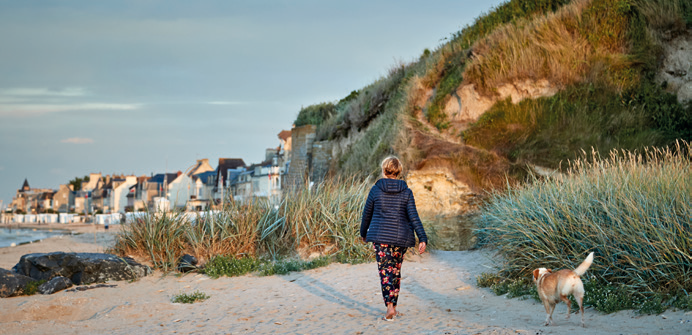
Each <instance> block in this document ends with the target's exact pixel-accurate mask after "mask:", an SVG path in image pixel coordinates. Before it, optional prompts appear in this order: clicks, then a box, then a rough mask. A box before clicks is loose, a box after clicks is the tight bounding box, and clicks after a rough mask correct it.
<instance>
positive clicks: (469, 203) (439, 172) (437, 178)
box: [406, 168, 480, 250]
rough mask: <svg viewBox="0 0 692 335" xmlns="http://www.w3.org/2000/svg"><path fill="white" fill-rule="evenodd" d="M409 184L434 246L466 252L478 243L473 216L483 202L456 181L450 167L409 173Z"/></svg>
mask: <svg viewBox="0 0 692 335" xmlns="http://www.w3.org/2000/svg"><path fill="white" fill-rule="evenodd" d="M406 181H407V183H408V185H409V188H411V191H413V196H414V198H415V199H416V207H417V208H418V213H419V215H420V216H421V219H422V220H423V221H424V222H425V223H427V224H428V227H430V228H431V231H429V232H428V234H429V235H431V236H432V237H433V238H434V241H432V243H434V247H435V248H436V249H440V250H467V249H469V248H472V247H473V245H474V244H475V240H474V237H473V229H474V224H473V221H472V217H473V216H474V215H476V214H477V212H478V206H479V204H480V199H479V197H478V195H477V194H476V193H475V192H473V190H472V189H471V188H470V187H469V186H468V185H466V184H464V183H463V182H461V181H459V180H457V179H456V178H454V174H453V173H452V171H450V170H449V169H447V168H424V169H421V170H416V171H410V172H409V173H408V175H407V177H406Z"/></svg>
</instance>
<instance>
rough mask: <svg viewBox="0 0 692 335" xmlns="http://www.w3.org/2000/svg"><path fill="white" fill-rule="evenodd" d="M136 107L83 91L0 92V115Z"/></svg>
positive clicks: (10, 89)
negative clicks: (100, 98)
mask: <svg viewBox="0 0 692 335" xmlns="http://www.w3.org/2000/svg"><path fill="white" fill-rule="evenodd" d="M94 100H96V101H94ZM140 107H141V104H136V103H135V104H133V103H112V102H103V101H98V100H97V99H95V98H94V97H93V95H92V94H91V93H90V92H89V91H88V90H87V89H85V88H83V87H64V88H58V89H53V88H41V87H38V88H35V87H34V88H32V87H15V88H6V89H0V115H12V116H33V115H36V114H45V113H56V112H67V111H83V110H87V111H88V110H94V111H95V110H134V109H139V108H140Z"/></svg>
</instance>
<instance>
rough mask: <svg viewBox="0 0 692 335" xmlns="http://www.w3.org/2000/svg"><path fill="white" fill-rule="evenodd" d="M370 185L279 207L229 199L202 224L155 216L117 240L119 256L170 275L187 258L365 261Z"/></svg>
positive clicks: (305, 192)
mask: <svg viewBox="0 0 692 335" xmlns="http://www.w3.org/2000/svg"><path fill="white" fill-rule="evenodd" d="M369 186H370V182H369V181H368V180H364V181H360V180H357V179H335V180H329V181H326V182H324V183H322V184H319V185H317V186H315V187H312V188H308V187H304V188H300V189H298V190H295V191H292V192H288V193H287V194H286V195H285V196H284V198H283V200H282V201H281V202H280V203H279V204H273V203H271V202H269V201H267V200H266V199H253V200H252V201H248V202H244V203H241V202H236V201H232V200H231V199H228V200H229V201H227V202H226V205H225V206H224V208H223V209H222V210H220V211H215V212H207V213H206V215H203V216H198V217H191V216H190V215H189V214H188V213H181V212H172V213H167V214H165V215H164V214H161V213H150V214H148V215H145V216H144V217H142V218H141V219H139V220H136V221H134V222H131V223H128V224H126V225H125V226H124V227H123V229H122V230H121V231H120V232H118V234H117V235H116V243H115V246H114V247H113V250H112V251H113V252H115V253H117V254H121V255H131V256H135V257H138V258H140V259H144V260H146V261H148V262H150V263H152V264H153V265H154V266H155V267H157V268H160V269H162V270H164V271H170V270H172V269H174V267H175V266H176V262H177V261H178V259H179V258H180V257H181V256H182V255H183V254H185V253H189V254H192V255H194V256H196V257H197V258H199V259H200V260H202V261H203V262H206V261H210V260H214V259H215V258H217V257H222V258H224V257H225V258H226V259H228V260H231V259H242V258H253V259H259V258H262V259H264V260H279V259H285V258H291V257H293V258H296V257H300V258H305V259H312V258H314V257H317V256H324V257H330V258H331V259H333V260H335V261H340V262H362V261H365V260H367V259H369V258H370V256H371V255H370V252H369V249H368V248H367V246H366V244H364V243H362V242H361V241H360V230H359V229H360V215H361V211H362V208H363V204H364V202H365V199H366V198H367V192H368V190H369ZM212 263H213V262H212ZM216 263H219V264H221V263H223V262H218V261H217V262H216ZM318 263H319V264H323V263H324V262H318ZM253 264H254V263H253ZM255 265H256V266H258V265H259V263H257V264H255ZM253 266H254V265H253ZM243 268H251V269H254V268H253V267H252V266H249V267H248V266H243ZM272 271H275V270H272ZM270 272H271V271H270ZM278 272H281V271H278Z"/></svg>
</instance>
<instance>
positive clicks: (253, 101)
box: [0, 0, 504, 206]
mask: <svg viewBox="0 0 692 335" xmlns="http://www.w3.org/2000/svg"><path fill="white" fill-rule="evenodd" d="M502 2H504V1H500V0H491V1H484V2H480V1H475V0H457V1H451V0H450V1H448V0H445V1H401V0H400V1H382V0H369V1H354V0H349V1H338V2H337V1H326V0H319V1H303V0H291V1H258V0H252V1H250V0H247V1H229V0H218V1H172V0H166V1H163V0H161V1H156V0H139V1H93V0H83V1H67V0H66V1H33V0H22V1H9V0H0V200H3V201H4V203H3V206H6V205H7V204H8V203H9V202H10V201H11V199H12V197H13V196H14V195H15V192H16V190H17V189H18V188H19V187H20V186H21V185H22V183H23V181H24V178H27V179H28V181H29V184H30V186H31V187H34V188H54V189H57V188H58V186H59V185H60V184H65V183H67V182H68V181H69V180H70V179H73V178H74V177H76V176H84V175H87V174H89V173H91V172H100V173H102V174H104V175H105V174H113V173H118V174H121V173H124V174H132V173H134V174H136V175H142V174H146V175H150V174H151V173H154V174H155V173H163V172H166V171H168V172H175V171H178V170H182V171H184V170H185V169H187V168H188V167H189V166H191V165H192V164H194V163H195V160H196V159H201V158H209V160H210V163H211V165H212V167H214V168H216V165H217V163H218V159H219V158H220V157H228V158H242V159H244V160H245V162H246V163H247V164H250V163H257V162H260V161H262V160H263V157H264V150H265V149H266V148H270V147H276V146H278V145H279V140H278V138H277V134H278V133H279V132H280V131H281V130H282V129H290V128H291V124H292V122H293V120H295V117H296V116H297V114H298V111H299V110H300V108H301V106H308V105H311V104H315V103H320V102H325V101H336V100H338V99H341V98H343V97H345V96H347V95H348V94H349V92H351V91H352V90H356V89H360V88H362V87H364V86H366V85H368V84H370V83H372V82H373V81H375V80H376V79H378V78H380V77H381V76H383V75H385V74H386V73H387V71H388V69H389V68H390V67H392V66H393V65H395V64H396V63H397V62H400V61H403V62H410V61H413V60H415V59H417V58H418V57H419V56H420V55H421V54H422V52H423V50H424V49H425V48H429V49H431V50H434V49H435V48H437V47H438V46H439V45H440V44H441V43H443V42H444V41H443V39H445V38H447V37H449V36H450V35H451V34H452V33H453V32H456V31H458V30H460V29H461V28H462V27H464V26H466V25H467V24H470V23H472V22H473V19H474V18H476V17H477V16H478V15H480V14H481V13H484V12H488V11H489V10H490V9H491V7H493V6H496V5H498V4H500V3H502Z"/></svg>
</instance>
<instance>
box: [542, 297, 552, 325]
mask: <svg viewBox="0 0 692 335" xmlns="http://www.w3.org/2000/svg"><path fill="white" fill-rule="evenodd" d="M543 306H544V307H545V324H544V326H550V325H551V324H552V323H553V311H555V304H551V303H549V302H546V301H543Z"/></svg>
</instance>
